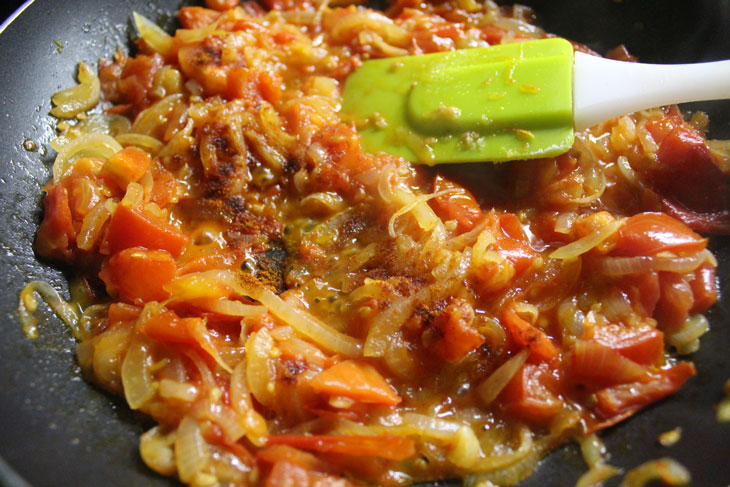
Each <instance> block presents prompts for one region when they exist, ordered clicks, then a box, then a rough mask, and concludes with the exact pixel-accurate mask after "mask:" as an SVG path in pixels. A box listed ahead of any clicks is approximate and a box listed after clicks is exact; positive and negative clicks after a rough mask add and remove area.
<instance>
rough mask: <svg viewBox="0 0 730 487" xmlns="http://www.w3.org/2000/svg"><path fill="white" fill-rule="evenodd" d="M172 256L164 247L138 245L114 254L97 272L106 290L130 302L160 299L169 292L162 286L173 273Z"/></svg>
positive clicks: (165, 296) (166, 296)
mask: <svg viewBox="0 0 730 487" xmlns="http://www.w3.org/2000/svg"><path fill="white" fill-rule="evenodd" d="M176 270H177V269H176V266H175V260H174V259H173V258H172V256H171V255H170V254H169V253H168V252H166V251H164V250H146V249H143V248H141V247H132V248H129V249H124V250H122V251H121V252H119V253H116V254H114V255H113V256H112V257H111V259H109V261H108V262H107V263H106V265H105V266H104V268H103V269H102V271H101V272H100V273H99V277H101V279H102V281H104V283H105V284H106V286H107V289H108V290H113V291H116V292H118V293H119V296H120V297H121V298H122V299H124V300H126V301H130V302H133V303H137V304H141V303H144V302H147V301H163V300H165V299H167V298H168V297H170V293H168V292H167V291H165V290H164V289H163V287H164V286H165V284H167V283H168V282H170V281H171V280H172V279H173V278H174V277H175V273H176Z"/></svg>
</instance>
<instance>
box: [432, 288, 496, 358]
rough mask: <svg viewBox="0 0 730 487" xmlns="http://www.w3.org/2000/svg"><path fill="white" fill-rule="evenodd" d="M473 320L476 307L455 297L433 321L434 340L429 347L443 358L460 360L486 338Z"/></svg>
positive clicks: (480, 344)
mask: <svg viewBox="0 0 730 487" xmlns="http://www.w3.org/2000/svg"><path fill="white" fill-rule="evenodd" d="M473 321H474V309H473V308H472V307H471V306H470V305H469V304H468V303H466V301H464V300H463V299H453V300H452V301H451V302H450V303H449V304H448V306H446V308H444V310H443V311H442V312H440V313H439V314H437V315H436V317H435V318H434V320H433V322H432V323H431V325H430V329H431V330H433V333H432V334H431V337H432V338H433V341H432V342H431V343H429V347H430V348H432V349H433V350H434V351H435V352H436V353H437V354H438V355H439V356H440V357H441V358H442V359H444V360H447V361H449V362H459V361H460V360H461V359H463V358H464V357H465V356H466V355H468V354H469V353H470V352H472V351H474V350H476V349H477V348H479V347H480V346H482V344H483V343H484V341H485V340H486V339H485V338H484V336H483V335H482V334H481V333H479V332H478V331H477V330H476V328H474V327H473V326H472V322H473Z"/></svg>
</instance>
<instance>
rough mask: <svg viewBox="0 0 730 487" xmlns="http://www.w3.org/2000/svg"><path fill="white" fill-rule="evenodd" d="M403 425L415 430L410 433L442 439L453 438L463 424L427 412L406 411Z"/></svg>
mask: <svg viewBox="0 0 730 487" xmlns="http://www.w3.org/2000/svg"><path fill="white" fill-rule="evenodd" d="M402 426H407V427H409V428H413V432H412V433H408V434H417V435H418V436H425V437H427V438H436V439H440V440H451V439H453V438H454V435H456V433H457V432H458V431H459V429H460V428H461V427H462V426H463V425H462V424H461V423H457V422H455V421H447V420H445V419H441V418H437V417H434V416H427V415H425V414H418V413H405V414H404V415H403V421H402Z"/></svg>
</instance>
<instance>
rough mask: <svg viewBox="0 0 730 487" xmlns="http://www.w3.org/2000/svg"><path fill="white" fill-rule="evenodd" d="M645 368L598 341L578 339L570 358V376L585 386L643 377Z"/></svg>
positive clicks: (617, 382) (621, 382)
mask: <svg viewBox="0 0 730 487" xmlns="http://www.w3.org/2000/svg"><path fill="white" fill-rule="evenodd" d="M646 374H647V370H646V368H645V367H642V366H641V365H639V364H637V363H636V362H634V361H633V360H631V359H628V358H626V357H624V356H623V355H621V354H620V353H619V352H618V351H616V350H613V349H611V348H609V347H607V346H605V345H601V344H600V343H598V342H594V341H589V340H578V341H577V342H576V343H575V346H574V348H573V353H572V360H571V377H572V378H573V380H574V381H576V382H578V383H579V384H583V385H585V386H595V385H603V386H606V385H612V384H623V383H625V382H631V381H636V380H639V379H641V378H645V377H646Z"/></svg>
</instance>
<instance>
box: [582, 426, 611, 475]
mask: <svg viewBox="0 0 730 487" xmlns="http://www.w3.org/2000/svg"><path fill="white" fill-rule="evenodd" d="M578 441H579V443H580V452H581V454H582V455H583V461H585V462H586V465H588V468H593V467H595V466H596V465H598V464H599V463H601V462H603V461H604V459H605V457H606V445H604V444H603V442H602V441H601V439H600V438H599V437H598V435H596V434H595V433H594V434H591V435H588V436H584V437H583V438H580V439H579V440H578Z"/></svg>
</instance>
